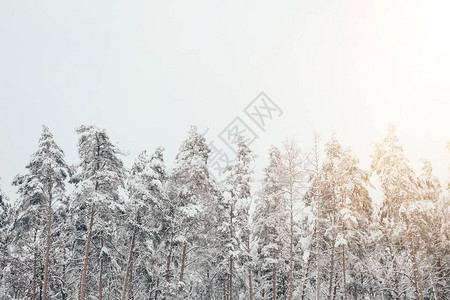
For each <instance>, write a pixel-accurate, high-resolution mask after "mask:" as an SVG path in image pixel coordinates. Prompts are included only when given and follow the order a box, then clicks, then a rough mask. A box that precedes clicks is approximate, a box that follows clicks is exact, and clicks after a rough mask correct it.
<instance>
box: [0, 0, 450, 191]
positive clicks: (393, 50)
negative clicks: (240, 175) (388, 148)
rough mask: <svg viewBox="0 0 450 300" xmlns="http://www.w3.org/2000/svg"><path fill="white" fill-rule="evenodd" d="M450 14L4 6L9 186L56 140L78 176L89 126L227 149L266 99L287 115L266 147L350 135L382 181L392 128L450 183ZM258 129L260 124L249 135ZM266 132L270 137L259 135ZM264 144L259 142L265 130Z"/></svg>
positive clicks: (2, 103)
mask: <svg viewBox="0 0 450 300" xmlns="http://www.w3.org/2000/svg"><path fill="white" fill-rule="evenodd" d="M449 9H450V6H449V4H448V1H433V0H426V1H414V0H407V1H394V0H378V1H362V0H358V1H354V0H353V1H345V0H335V1H331V0H328V1H325V0H323V1H321V0H314V1H309V0H303V1H299V0H296V1H261V0H259V1H243V0H238V1H211V0H208V1H168V0H161V1H149V0H147V1H130V0H127V1H112V0H108V1H91V0H90V1H81V0H78V1H59V0H58V1H34V0H33V1H12V0H4V1H1V2H0V113H1V118H0V120H1V126H0V141H1V147H0V177H2V180H1V182H0V185H1V187H2V189H3V190H4V191H6V192H7V193H8V194H9V196H10V197H11V198H12V199H15V196H14V195H13V193H14V192H15V190H16V189H15V188H13V187H11V186H10V184H11V181H12V179H13V177H14V175H15V174H17V173H23V172H24V167H25V165H26V164H27V162H28V161H29V157H30V155H31V154H32V153H33V152H34V151H35V150H36V149H37V142H38V139H39V136H40V133H41V125H43V124H46V125H48V126H49V128H50V130H51V131H52V132H53V134H54V136H55V139H56V142H57V143H58V144H59V145H60V146H61V147H62V148H63V150H64V151H65V153H66V158H67V161H68V162H69V163H71V164H75V163H76V162H77V161H78V157H77V148H76V143H77V136H76V133H75V129H76V128H77V127H78V126H79V125H81V124H96V125H98V126H99V127H103V128H106V129H107V130H108V132H109V133H110V135H111V137H112V138H113V139H114V140H116V141H118V142H120V144H121V145H122V147H123V148H125V149H126V150H128V152H129V156H128V157H126V158H125V161H126V163H127V166H130V165H131V163H132V162H133V161H134V159H135V157H136V156H137V154H138V153H139V152H140V151H141V150H144V149H147V150H149V151H153V149H154V148H155V147H156V146H159V145H161V146H164V147H165V148H166V150H167V151H166V159H167V161H168V162H169V163H170V162H171V161H172V160H173V158H174V156H175V154H176V152H177V151H178V147H179V145H180V143H181V141H182V140H183V139H184V138H185V137H186V135H187V131H188V129H189V126H190V125H194V124H195V125H197V126H198V128H199V130H200V131H201V132H204V131H206V130H208V132H207V138H208V139H210V140H216V139H217V135H218V134H219V133H220V132H221V131H222V130H223V129H224V128H225V127H226V126H227V125H228V124H229V123H230V122H231V121H232V120H233V119H234V118H235V117H236V116H240V117H241V118H242V119H243V120H245V121H248V119H245V118H246V116H245V114H243V110H244V108H245V107H246V106H247V105H248V104H249V103H250V102H251V101H252V100H253V99H254V98H255V97H256V96H257V95H258V94H259V93H260V92H261V91H264V92H265V93H266V94H267V95H268V96H269V97H270V98H271V99H272V100H273V101H274V102H275V103H276V104H277V105H278V106H279V107H280V108H281V109H282V110H283V115H282V116H281V117H279V118H277V119H275V120H273V122H271V123H270V124H268V127H267V130H266V132H265V133H263V132H262V131H257V134H258V135H259V139H258V140H256V141H255V142H254V143H253V144H252V147H253V149H254V150H255V152H257V154H258V155H259V159H258V168H259V169H262V168H263V166H264V161H265V158H266V156H267V154H266V153H267V148H268V146H269V145H270V144H272V143H273V144H280V142H281V141H282V140H283V139H285V138H286V137H288V136H295V137H296V138H297V140H298V143H299V145H300V146H301V147H302V148H303V149H304V150H305V151H306V150H308V149H309V148H310V147H311V144H312V138H313V133H314V131H317V132H318V133H320V134H321V135H322V140H323V141H324V142H326V141H327V140H328V139H329V137H330V135H331V133H332V131H333V130H334V131H335V132H336V134H337V137H338V138H339V139H340V140H341V142H342V143H343V144H345V145H350V146H351V147H352V149H353V151H354V153H355V154H356V155H357V156H358V157H359V158H360V159H361V162H362V165H363V166H364V167H366V168H368V167H369V164H370V157H369V155H370V153H371V152H372V149H373V144H374V143H376V142H378V141H380V140H381V139H382V138H383V137H384V135H385V133H386V130H387V126H388V124H389V123H392V124H394V125H396V126H397V130H398V136H399V138H400V141H401V143H402V145H403V146H404V149H405V151H406V153H407V155H408V157H409V158H410V160H411V162H412V164H413V165H414V166H419V164H417V162H418V160H419V159H420V158H421V157H425V158H428V159H429V160H431V162H432V163H433V166H434V169H435V173H436V175H437V176H438V177H439V179H440V180H441V181H444V180H446V178H447V176H448V165H449V161H450V159H449V154H448V151H447V150H446V149H445V144H446V142H447V141H448V140H450V131H449V128H450V117H449V116H450V104H449V103H450V84H449V83H450V39H449V33H448V30H449V28H450V18H448V12H449ZM249 124H250V123H249ZM251 126H254V124H253V125H251ZM255 131H256V129H255Z"/></svg>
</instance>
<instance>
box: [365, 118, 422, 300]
mask: <svg viewBox="0 0 450 300" xmlns="http://www.w3.org/2000/svg"><path fill="white" fill-rule="evenodd" d="M372 158H373V160H372V170H373V171H374V172H375V173H376V174H377V175H378V178H379V180H380V183H381V188H382V190H383V194H384V199H383V204H382V207H381V223H382V224H381V230H383V232H384V235H385V238H386V240H388V239H389V236H391V238H393V239H395V240H396V241H394V242H396V243H399V244H401V245H403V246H404V247H407V248H408V250H409V257H410V258H411V261H412V266H411V267H408V268H410V269H412V274H411V275H412V276H411V277H412V278H413V280H412V282H413V289H409V290H408V291H407V295H408V297H411V298H416V299H420V300H423V298H424V294H423V287H422V279H421V274H420V270H419V261H418V258H417V251H418V248H417V246H418V244H419V243H420V241H419V239H417V236H416V235H415V232H416V230H417V227H416V224H415V221H414V220H413V219H412V218H411V213H412V212H413V211H414V209H415V207H416V204H417V203H419V202H420V201H421V199H422V192H421V190H420V184H419V181H418V178H417V176H416V174H415V173H414V171H413V170H412V168H411V167H410V166H409V161H408V159H407V158H406V156H405V155H404V153H403V149H402V147H401V146H400V144H399V141H398V139H397V137H396V135H395V127H394V126H392V125H391V126H389V130H388V134H387V136H386V137H385V139H384V140H383V142H381V143H379V144H377V145H376V146H375V151H374V153H373V155H372ZM389 232H390V233H389ZM413 237H414V238H413ZM389 243H392V241H391V242H389ZM391 249H392V251H396V249H394V248H392V247H391ZM397 250H399V251H402V252H403V254H404V256H403V257H396V255H395V254H394V253H392V254H391V257H392V259H393V262H392V263H393V268H394V276H395V277H394V286H395V290H394V291H393V292H394V295H393V297H394V298H395V299H399V298H400V297H401V293H403V292H402V289H403V288H402V286H408V285H409V283H408V280H406V278H405V279H404V281H405V282H404V284H402V285H400V282H399V281H400V278H399V275H400V273H399V272H400V270H399V263H398V261H397V260H399V259H400V261H403V262H405V263H407V260H406V259H405V257H407V254H406V253H405V252H404V251H403V250H405V249H404V248H402V247H400V248H399V249H397ZM402 265H403V263H402ZM405 271H406V272H408V270H405Z"/></svg>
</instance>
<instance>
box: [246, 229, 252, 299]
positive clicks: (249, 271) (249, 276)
mask: <svg viewBox="0 0 450 300" xmlns="http://www.w3.org/2000/svg"><path fill="white" fill-rule="evenodd" d="M247 249H248V252H249V253H250V236H249V237H248V238H247ZM248 288H249V294H250V300H253V282H252V269H251V268H250V267H249V268H248Z"/></svg>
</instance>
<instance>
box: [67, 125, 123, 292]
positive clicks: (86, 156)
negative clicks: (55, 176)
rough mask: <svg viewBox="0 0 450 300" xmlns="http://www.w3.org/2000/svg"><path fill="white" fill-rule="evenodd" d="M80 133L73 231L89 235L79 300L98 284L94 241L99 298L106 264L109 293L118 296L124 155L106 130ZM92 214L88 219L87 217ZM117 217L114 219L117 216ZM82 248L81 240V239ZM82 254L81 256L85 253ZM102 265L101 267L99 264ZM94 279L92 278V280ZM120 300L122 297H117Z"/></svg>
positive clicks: (83, 128) (84, 128)
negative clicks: (118, 234)
mask: <svg viewBox="0 0 450 300" xmlns="http://www.w3.org/2000/svg"><path fill="white" fill-rule="evenodd" d="M77 133H78V134H79V141H78V153H79V156H80V160H81V161H80V163H79V165H78V168H77V170H76V174H75V175H74V176H73V177H72V179H71V181H72V182H73V183H75V184H76V189H75V190H74V192H73V195H72V199H71V214H72V215H74V216H75V220H74V226H75V228H74V229H73V230H75V231H78V232H80V231H81V232H82V233H85V234H87V236H86V239H85V249H84V254H82V255H83V256H84V259H83V265H82V271H81V279H80V285H79V293H78V294H79V300H84V299H85V297H86V291H88V293H89V294H93V293H94V289H95V281H94V280H90V281H88V269H89V256H90V252H91V242H92V241H94V242H95V243H96V246H97V247H98V248H94V250H96V252H97V253H96V254H97V255H98V257H99V261H98V262H97V261H94V262H93V264H91V268H92V265H95V267H96V269H97V272H98V281H97V283H98V298H99V299H100V300H101V299H102V297H103V280H102V276H103V272H104V263H105V261H106V262H107V263H108V267H109V268H110V269H111V270H110V271H111V272H110V274H109V276H108V278H107V282H108V290H107V291H108V293H109V294H110V295H114V296H111V297H117V294H119V293H120V287H119V286H120V285H119V283H118V282H116V280H117V279H115V275H114V273H115V272H117V271H118V270H120V265H119V262H117V260H116V258H120V256H119V255H118V253H113V251H115V248H114V240H115V238H116V237H115V236H114V233H115V232H116V229H117V224H120V223H121V220H120V218H121V216H123V211H124V208H123V200H122V199H121V197H120V194H119V189H120V188H122V187H124V180H125V169H124V166H123V162H122V160H121V159H120V158H119V156H120V155H123V152H122V151H121V150H119V148H118V147H117V146H116V145H115V144H114V143H113V142H111V140H110V138H109V136H108V135H107V133H106V131H105V130H102V129H99V128H97V127H95V126H81V127H80V128H78V129H77ZM87 214H89V217H88V219H89V220H86V217H85V216H86V215H87ZM114 216H115V217H116V218H113V217H114ZM87 223H88V224H87ZM77 243H78V246H80V245H79V243H80V240H77ZM80 252H82V251H79V253H77V254H81V253H80ZM97 263H98V264H97ZM91 279H92V277H91ZM117 298H118V297H117Z"/></svg>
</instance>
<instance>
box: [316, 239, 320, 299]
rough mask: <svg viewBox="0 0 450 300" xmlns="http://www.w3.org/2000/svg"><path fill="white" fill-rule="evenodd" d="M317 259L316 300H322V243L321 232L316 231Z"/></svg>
mask: <svg viewBox="0 0 450 300" xmlns="http://www.w3.org/2000/svg"><path fill="white" fill-rule="evenodd" d="M316 234H317V237H316V243H317V245H316V252H317V253H316V257H317V274H316V300H320V241H319V237H318V236H319V230H317V231H316Z"/></svg>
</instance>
